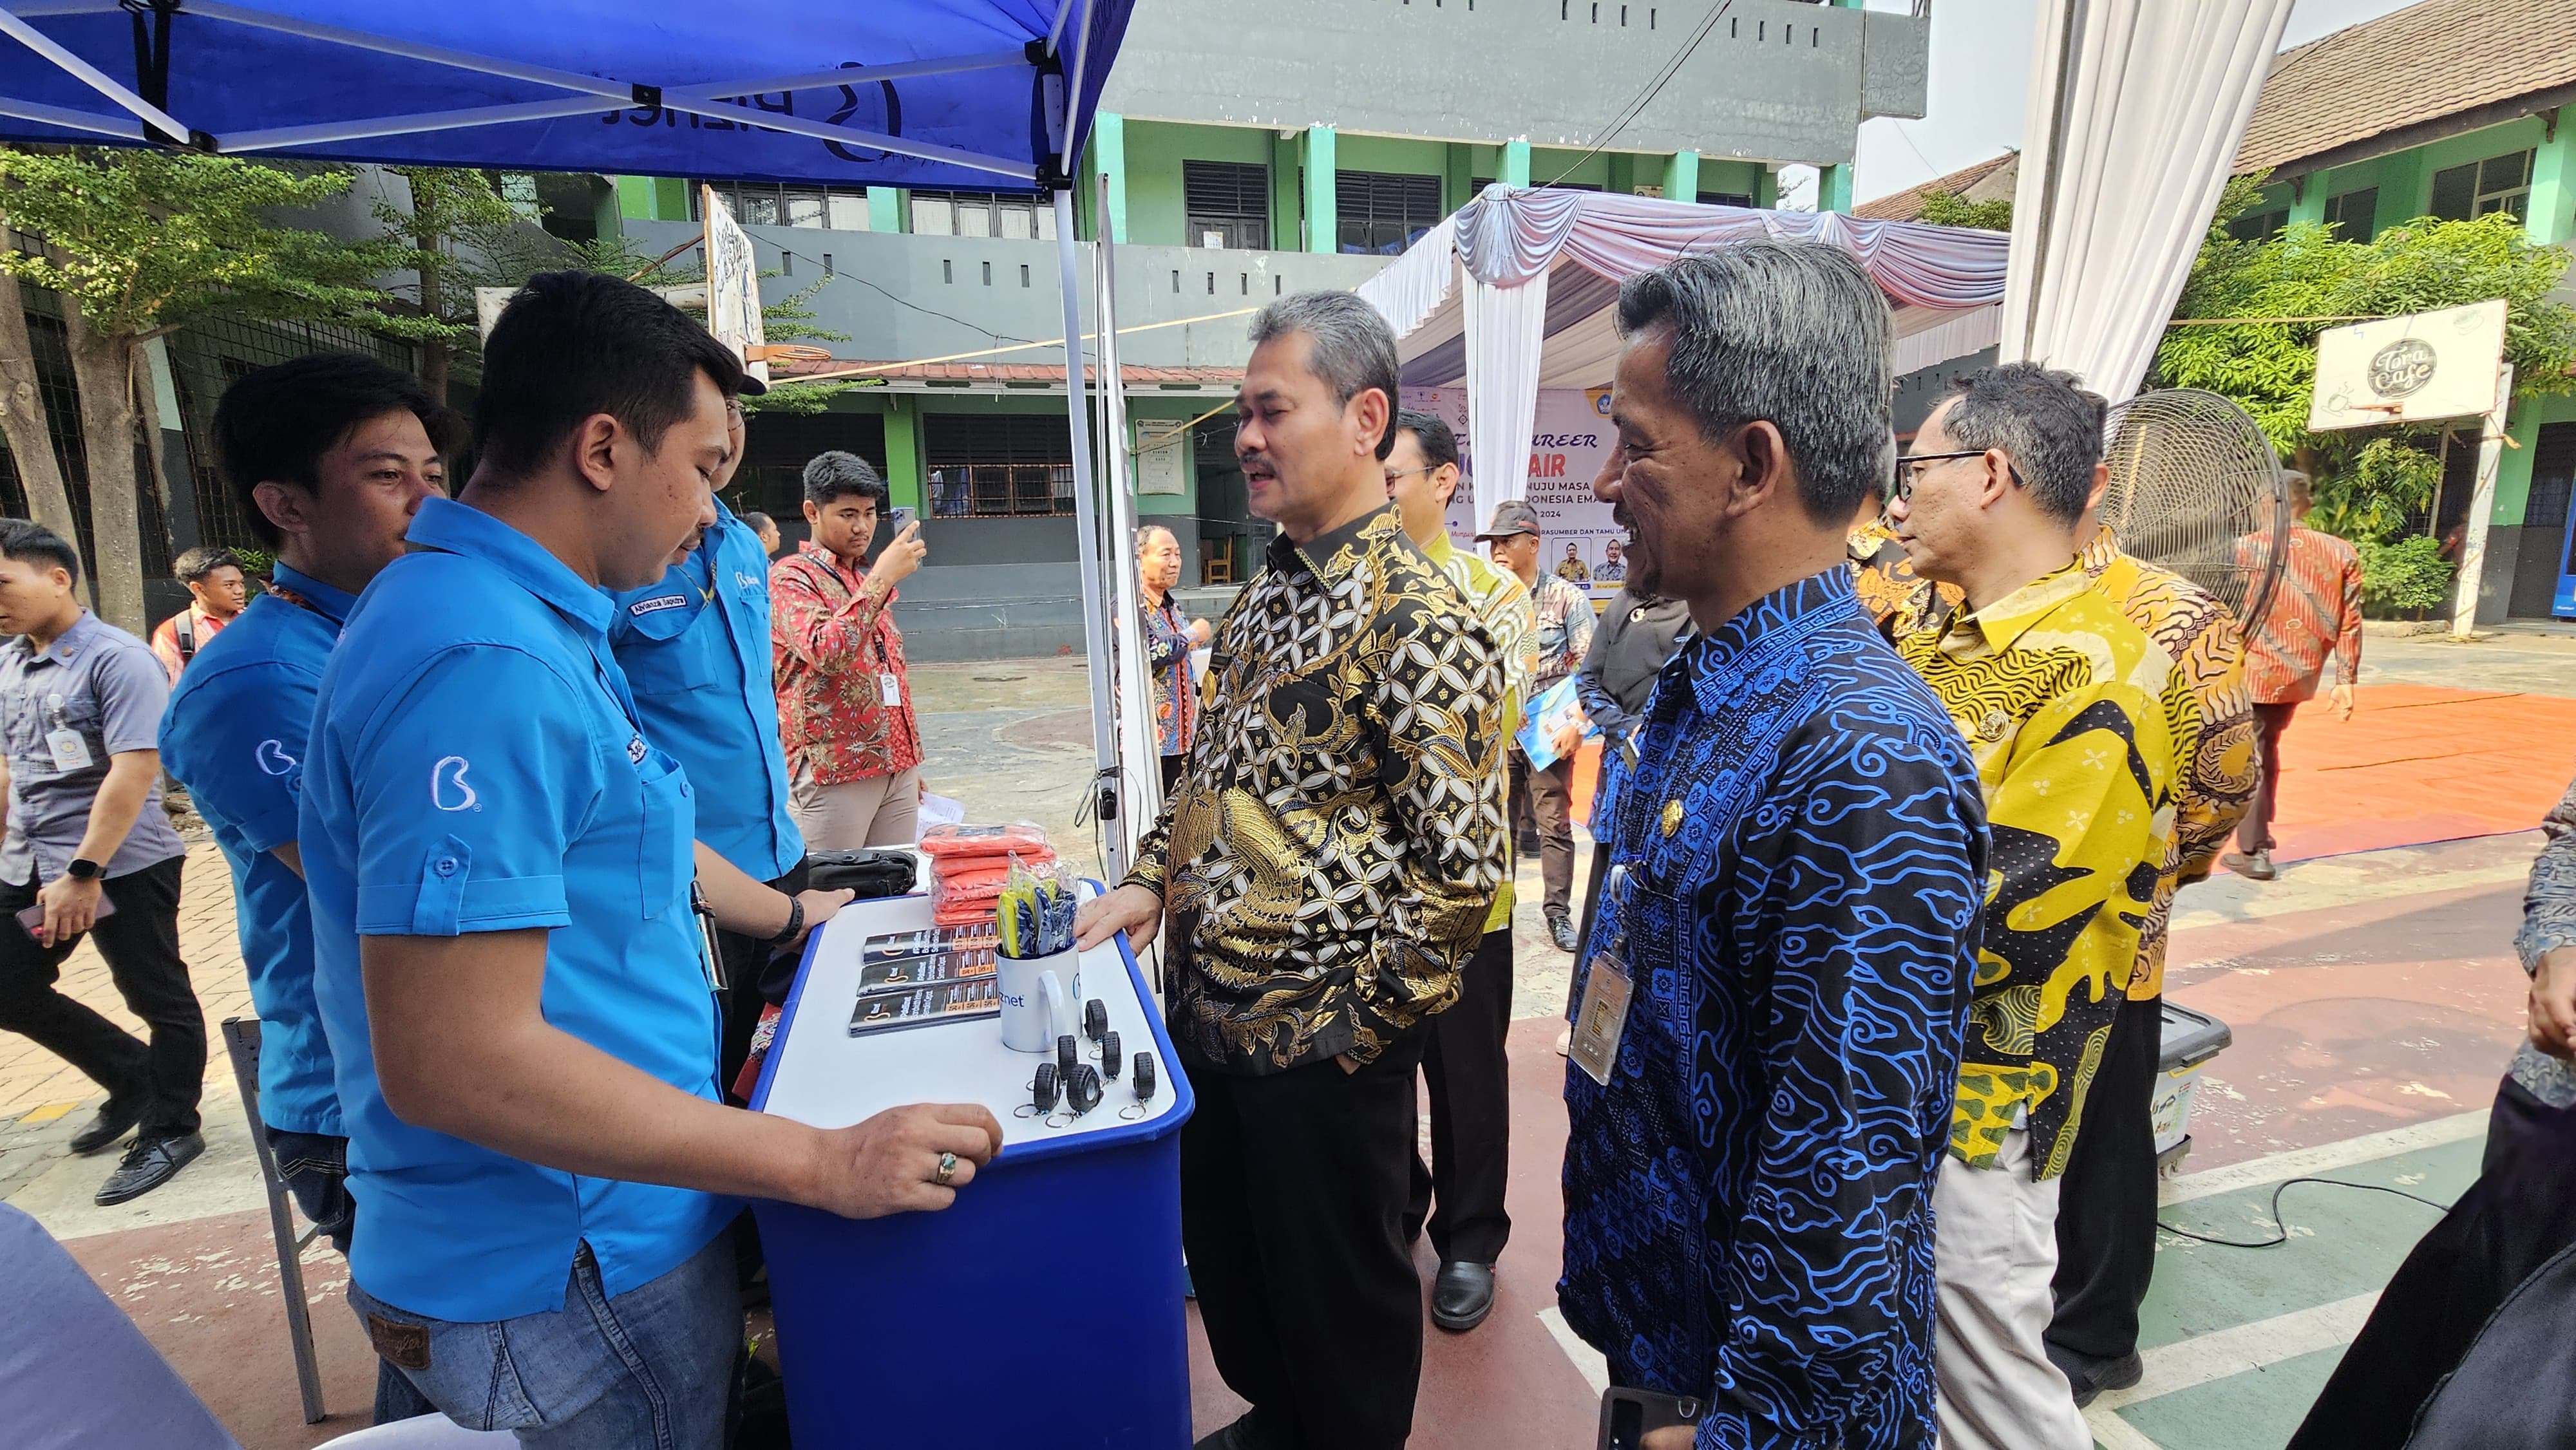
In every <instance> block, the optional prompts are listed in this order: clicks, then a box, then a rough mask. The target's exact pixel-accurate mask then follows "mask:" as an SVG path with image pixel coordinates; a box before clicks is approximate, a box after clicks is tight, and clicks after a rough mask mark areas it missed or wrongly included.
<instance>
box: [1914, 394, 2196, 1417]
mask: <svg viewBox="0 0 2576 1450" xmlns="http://www.w3.org/2000/svg"><path fill="white" fill-rule="evenodd" d="M1952 386H1953V392H1952V396H1951V397H1949V398H1948V399H1947V400H1945V401H1944V402H1943V403H1942V404H1941V406H1940V407H1939V408H1938V409H1937V410H1936V411H1935V412H1934V413H1933V415H1932V417H1931V418H1930V419H1929V420H1927V421H1926V422H1925V423H1924V425H1923V428H1922V431H1920V432H1918V433H1917V434H1916V435H1915V438H1914V446H1913V451H1912V452H1911V453H1910V454H1909V455H1908V457H1907V458H1905V459H1904V460H1902V461H1901V462H1900V463H1899V464H1898V467H1897V479H1896V489H1895V497H1894V498H1893V500H1892V501H1891V502H1890V504H1889V511H1888V517H1889V520H1890V522H1891V523H1893V524H1894V526H1895V529H1896V535H1897V538H1898V539H1899V540H1900V541H1901V542H1902V543H1903V544H1904V545H1905V549H1906V553H1907V555H1908V557H1909V558H1910V560H1911V561H1912V564H1913V567H1914V570H1915V572H1916V573H1918V574H1920V575H1921V576H1923V577H1924V578H1926V579H1930V580H1933V581H1936V582H1938V583H1948V584H1953V585H1956V586H1958V587H1959V589H1960V590H1961V592H1962V595H1963V599H1962V603H1963V605H1964V608H1963V611H1962V612H1961V613H1959V614H1958V615H1957V616H1956V617H1955V618H1953V619H1951V620H1950V621H1949V622H1948V624H1947V625H1945V626H1926V627H1923V628H1920V629H1916V630H1914V631H1912V632H1909V633H1906V634H1903V635H1901V636H1900V637H1899V638H1898V640H1897V650H1898V652H1899V653H1900V654H1902V655H1903V656H1904V657H1905V659H1906V661H1907V663H1909V664H1911V665H1913V666H1914V668H1915V669H1916V670H1917V671H1918V672H1920V673H1921V674H1922V676H1923V678H1924V680H1925V681H1926V682H1927V683H1929V684H1930V685H1931V686H1932V690H1933V693H1934V694H1936V695H1938V696H1939V697H1940V699H1941V701H1942V703H1943V704H1944V705H1946V706H1947V707H1948V708H1949V711H1950V716H1951V718H1952V719H1953V720H1954V721H1956V722H1957V723H1958V726H1959V729H1960V732H1961V733H1962V734H1963V735H1965V736H1966V737H1967V740H1968V744H1969V747H1970V750H1971V752H1972V753H1973V755H1974V756H1975V758H1976V762H1977V775H1978V781H1979V784H1980V785H1981V786H1982V788H1983V790H1984V793H1985V797H1986V817H1987V823H1988V829H1989V831H1990V832H1991V834H1992V849H1991V851H1990V853H1989V856H1988V863H1989V883H1990V884H1989V887H1988V895H1987V899H1986V912H1985V920H1984V923H1983V928H1982V929H1983V938H1982V941H1981V943H1980V946H1979V950H1978V954H1977V961H1978V965H1977V981H1976V987H1975V992H1974V996H1973V998H1972V1000H1971V1002H1970V1005H1969V1010H1968V1035H1967V1042H1966V1046H1965V1048H1964V1050H1963V1051H1962V1053H1961V1061H1960V1072H1959V1092H1958V1101H1957V1105H1956V1109H1955V1112H1954V1115H1953V1118H1952V1124H1951V1135H1950V1156H1949V1157H1948V1158H1947V1159H1945V1160H1944V1161H1943V1163H1942V1165H1941V1177H1940V1180H1939V1182H1938V1184H1937V1185H1936V1187H1935V1189H1934V1191H1933V1206H1934V1210H1935V1212H1936V1213H1937V1214H1938V1215H1939V1220H1940V1225H1941V1231H1940V1236H1939V1238H1938V1240H1937V1241H1936V1243H1935V1258H1936V1263H1937V1266H1938V1275H1939V1279H1940V1286H1939V1323H1940V1342H1939V1350H1938V1355H1937V1363H1938V1375H1939V1383H1940V1411H1939V1413H1940V1433H1941V1443H1942V1445H1943V1447H1944V1450H2088V1447H2089V1446H2090V1445H2091V1444H2092V1437H2091V1435H2090V1434H2089V1433H2088V1432H2087V1431H2086V1429H2085V1426H2084V1417H2083V1413H2082V1412H2081V1411H2080V1410H2078V1409H2077V1408H2076V1405H2075V1398H2074V1392H2073V1388H2072V1386H2071V1384H2070V1382H2069V1381H2068V1379H2067V1377H2066V1375H2065V1374H2064V1373H2063V1372H2062V1371H2060V1370H2059V1369H2058V1368H2057V1367H2056V1366H2055V1365H2054V1364H2052V1363H2051V1362H2050V1361H2049V1358H2048V1354H2047V1349H2046V1346H2045V1342H2044V1337H2045V1334H2046V1331H2047V1328H2048V1322H2049V1318H2050V1313H2051V1308H2052V1306H2051V1300H2050V1280H2051V1278H2052V1276H2053V1275H2054V1273H2055V1271H2056V1267H2057V1243H2056V1235H2055V1225H2056V1220H2057V1200H2058V1191H2059V1185H2058V1178H2059V1175H2061V1174H2062V1173H2064V1172H2065V1170H2066V1163H2067V1159H2068V1157H2069V1155H2071V1154H2072V1153H2073V1151H2074V1148H2075V1144H2076V1141H2077V1136H2078V1132H2079V1130H2080V1129H2081V1127H2082V1125H2083V1123H2084V1113H2085V1101H2086V1095H2087V1092H2088V1090H2089V1089H2090V1088H2091V1086H2092V1081H2093V1078H2094V1076H2095V1074H2096V1073H2097V1072H2098V1070H2099V1068H2100V1065H2101V1062H2102V1059H2103V1055H2104V1053H2105V1051H2106V1050H2107V1049H2108V1047H2109V1044H2110V1039H2111V1033H2112V1025H2113V1023H2114V1021H2115V1020H2116V1019H2117V1017H2118V1015H2119V1011H2120V1006H2121V1003H2122V1002H2123V1001H2124V1000H2125V998H2126V995H2127V988H2128V985H2129V980H2130V977H2131V974H2132V973H2133V971H2134V970H2135V968H2136V965H2137V957H2138V942H2139V933H2140V930H2141V928H2142V927H2143V926H2144V925H2145V923H2146V920H2147V915H2148V912H2149V911H2150V909H2151V907H2152V905H2153V902H2154V900H2155V896H2156V881H2157V878H2158V876H2159V874H2160V872H2161V869H2162V867H2163V864H2164V857H2165V843H2166V840H2167V838H2168V837H2169V836H2170V834H2171V832H2172V829H2173V804H2172V799H2171V797H2172V790H2173V779H2174V774H2175V772H2174V767H2173V759H2174V757H2173V744H2172V728H2171V726H2170V725H2169V724H2168V723H2167V719H2166V714H2165V708H2164V701H2163V695H2164V691H2165V688H2166V683H2167V680H2168V678H2169V676H2170V675H2171V674H2172V672H2173V662H2172V659H2171V657H2170V656H2168V655H2167V654H2166V653H2165V651H2164V650H2163V649H2162V648H2161V647H2159V646H2158V645H2157V644H2156V643H2155V642H2154V641H2153V640H2151V639H2149V638H2148V637H2147V635H2146V633H2145V631H2143V630H2141V629H2139V628H2138V627H2137V626H2136V625H2135V624H2132V623H2130V622H2129V621H2128V620H2127V619H2126V618H2124V617H2123V616H2122V615H2121V613H2120V611H2119V610H2118V609H2117V608H2116V607H2114V606H2113V605H2112V604H2111V602H2110V601H2109V600H2107V599H2105V598H2104V597H2102V595H2100V594H2099V593H2097V592H2095V591H2094V589H2093V588H2092V581H2091V580H2090V579H2088V578H2087V577H2086V575H2085V573H2084V570H2083V567H2082V565H2081V564H2080V563H2079V562H2078V560H2077V558H2076V544H2075V538H2076V528H2077V526H2078V524H2079V523H2080V521H2081V520H2082V519H2083V517H2084V512H2085V508H2086V506H2087V505H2088V504H2089V503H2090V501H2091V495H2092V488H2093V480H2094V470H2095V467H2096V465H2097V464H2099V463H2100V461H2101V457H2102V411H2101V408H2100V406H2099V400H2098V399H2093V398H2091V397H2090V395H2088V394H2086V393H2084V392H2083V391H2082V389H2080V388H2079V387H2077V386H2076V382H2075V379H2074V378H2073V377H2072V376H2070V375H2068V374H2065V373H2059V372H2051V371H2048V370H2046V369H2044V368H2040V367H2037V366H2035V365H2032V364H2026V363H2015V364H2009V365H2006V366H2002V367H1995V368H1988V369H1986V370H1985V371H1983V372H1980V373H1977V374H1975V375H1974V376H1972V377H1969V378H1966V379H1962V380H1961V381H1959V382H1957V383H1955V384H1953V385H1952Z"/></svg>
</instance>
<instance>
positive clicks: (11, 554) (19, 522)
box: [0, 519, 80, 584]
mask: <svg viewBox="0 0 2576 1450" xmlns="http://www.w3.org/2000/svg"><path fill="white" fill-rule="evenodd" d="M0 559H15V560H17V561H18V562H19V563H21V564H35V565H39V566H43V567H47V568H50V567H52V566H54V565H57V564H59V565H61V566H62V567H63V568H64V570H66V571H67V572H69V573H70V575H71V576H72V582H73V583H74V584H78V583H79V582H80V550H78V549H75V548H73V547H72V546H71V545H69V544H67V543H65V542H63V536H62V535H60V534H58V533H55V532H54V531H53V530H51V529H49V528H46V527H45V526H44V525H43V524H40V523H35V522H33V521H31V520H28V519H0Z"/></svg>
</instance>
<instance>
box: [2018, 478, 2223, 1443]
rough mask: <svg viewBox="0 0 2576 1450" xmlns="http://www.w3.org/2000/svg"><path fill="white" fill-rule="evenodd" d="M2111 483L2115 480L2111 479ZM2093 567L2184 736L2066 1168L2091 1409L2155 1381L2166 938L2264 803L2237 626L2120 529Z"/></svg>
mask: <svg viewBox="0 0 2576 1450" xmlns="http://www.w3.org/2000/svg"><path fill="white" fill-rule="evenodd" d="M2104 477H2106V478H2107V471H2105V474H2104ZM2080 532H2083V533H2088V534H2089V535H2090V537H2091V539H2092V542H2091V543H2089V544H2087V545H2085V547H2084V553H2083V555H2082V558H2081V560H2080V562H2081V563H2082V565H2083V568H2084V572H2085V574H2086V576H2087V577H2089V578H2091V579H2092V581H2093V590H2094V592H2095V593H2097V594H2099V595H2101V596H2102V597H2103V598H2105V599H2107V600H2109V601H2111V603H2112V604H2113V606H2115V607H2116V608H2118V609H2119V611H2120V612H2121V613H2122V614H2124V615H2126V616H2128V620H2129V622H2130V623H2131V624H2134V625H2136V626H2137V627H2138V628H2140V629H2142V630H2144V631H2146V635H2147V638H2149V639H2151V640H2154V641H2155V642H2156V644H2157V645H2158V646H2159V647H2161V648H2162V649H2163V650H2164V651H2165V653H2166V654H2167V655H2170V656H2171V657H2172V658H2173V661H2174V672H2173V675H2172V677H2171V678H2170V679H2169V680H2168V681H2167V682H2166V685H2165V691H2164V698H2163V705H2164V712H2165V724H2166V727H2167V728H2168V729H2169V730H2170V731H2171V733H2172V736H2173V752H2174V761H2175V774H2174V787H2173V799H2174V830H2173V838H2172V840H2171V841H2169V842H2168V843H2167V844H2166V847H2165V860H2164V868H2163V870H2161V871H2160V872H2158V873H2157V875H2156V894H2155V900H2153V901H2152V902H2149V903H2148V907H2147V920H2146V924H2145V926H2143V927H2141V928H2140V929H2139V933H2138V960H2137V965H2136V966H2135V967H2134V968H2132V969H2131V970H2130V973H2129V987H2128V1000H2127V1001H2126V1002H2124V1003H2122V1004H2121V1007H2120V1013H2119V1017H2118V1018H2117V1020H2116V1021H2114V1022H2113V1024H2112V1027H2111V1043H2110V1046H2109V1048H2108V1049H2107V1050H2106V1051H2105V1052H2104V1054H2103V1057H2102V1065H2101V1068H2100V1070H2099V1073H2098V1075H2097V1076H2096V1077H2095V1078H2094V1080H2093V1092H2092V1097H2091V1102H2090V1106H2089V1107H2088V1108H2087V1109H2086V1111H2085V1114H2084V1132H2083V1134H2082V1136H2081V1137H2079V1138H2078V1139H2077V1141H2076V1144H2075V1151H2074V1152H2073V1153H2072V1154H2070V1155H2069V1156H2068V1158H2067V1160H2066V1174H2065V1180H2064V1183H2063V1185H2062V1186H2061V1187H2060V1189H2059V1192H2058V1203H2057V1281H2056V1299H2057V1310H2056V1317H2055V1318H2053V1319H2052V1320H2050V1321H2049V1326H2048V1357H2049V1358H2050V1359H2051V1360H2052V1361H2054V1362H2055V1363H2056V1365H2057V1367H2058V1368H2059V1369H2062V1370H2064V1371H2065V1372H2066V1377H2067V1378H2068V1379H2069V1380H2071V1381H2073V1382H2074V1385H2075V1403H2076V1405H2077V1407H2078V1408H2081V1407H2083V1406H2085V1405H2088V1404H2091V1403H2092V1402H2093V1398H2094V1396H2096V1395H2098V1394H2100V1393H2101V1392H2102V1391H2104V1390H2124V1389H2127V1388H2129V1387H2130V1386H2132V1385H2134V1384H2136V1383H2137V1382H2138V1381H2139V1379H2140V1378H2141V1377H2142V1376H2143V1375H2144V1373H2145V1365H2144V1363H2143V1362H2142V1361H2141V1360H2140V1359H2139V1357H2138V1306H2139V1305H2141V1304H2143V1303H2145V1302H2146V1297H2147V1286H2148V1283H2149V1281H2151V1280H2152V1279H2153V1278H2154V1276H2155V1269H2156V1128H2155V1121H2154V1111H2155V1093H2156V1077H2157V1070H2158V1059H2159V1057H2160V1056H2161V1051H2162V1047H2163V1043H2164V1006H2165V1004H2164V990H2165V933H2166V928H2167V925H2168V923H2169V922H2170V920H2171V918H2172V916H2173V903H2174V893H2175V892H2176V891H2178V890H2180V889H2181V888H2182V887H2184V886H2187V885H2189V884H2190V883H2192V882H2194V881H2198V880H2200V879H2202V878H2203V877H2206V876H2207V875H2208V874H2209V871H2210V867H2211V866H2212V865H2214V864H2216V862H2217V860H2218V855H2219V853H2220V852H2221V851H2223V850H2225V849H2226V847H2227V840H2228V837H2229V836H2230V835H2232V834H2233V833H2234V832H2235V830H2236V825H2237V822H2239V821H2241V820H2242V819H2244V816H2245V810H2246V807H2247V806H2248V805H2250V804H2251V803H2252V801H2253V799H2254V781H2255V758H2256V757H2255V744H2256V736H2255V726H2254V697H2253V695H2252V693H2251V692H2250V691H2248V690H2247V689H2246V686H2245V635H2244V632H2243V631H2242V630H2240V629H2238V628H2237V625H2236V618H2235V616H2233V615H2231V614H2229V613H2228V612H2227V609H2226V607H2225V606H2223V605H2221V604H2220V603H2219V602H2218V601H2217V600H2216V599H2214V598H2212V597H2211V596H2210V595H2209V593H2208V591H2206V590H2204V589H2202V588H2200V587H2199V586H2198V585H2196V584H2194V583H2192V582H2191V581H2190V580H2188V579H2185V578H2183V577H2182V576H2181V575H2179V574H2176V573H2174V572H2173V571H2172V570H2170V569H2162V568H2158V567H2157V566H2155V565H2153V564H2150V563H2147V562H2146V561H2144V560H2142V559H2136V558H2132V557H2131V556H2129V555H2127V554H2124V553H2122V552H2120V546H2119V541H2118V538H2117V536H2116V534H2115V533H2114V532H2113V528H2112V526H2111V525H2110V524H2108V523H2103V524H2091V523H2088V524H2087V526H2086V528H2085V530H2083V531H2080Z"/></svg>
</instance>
